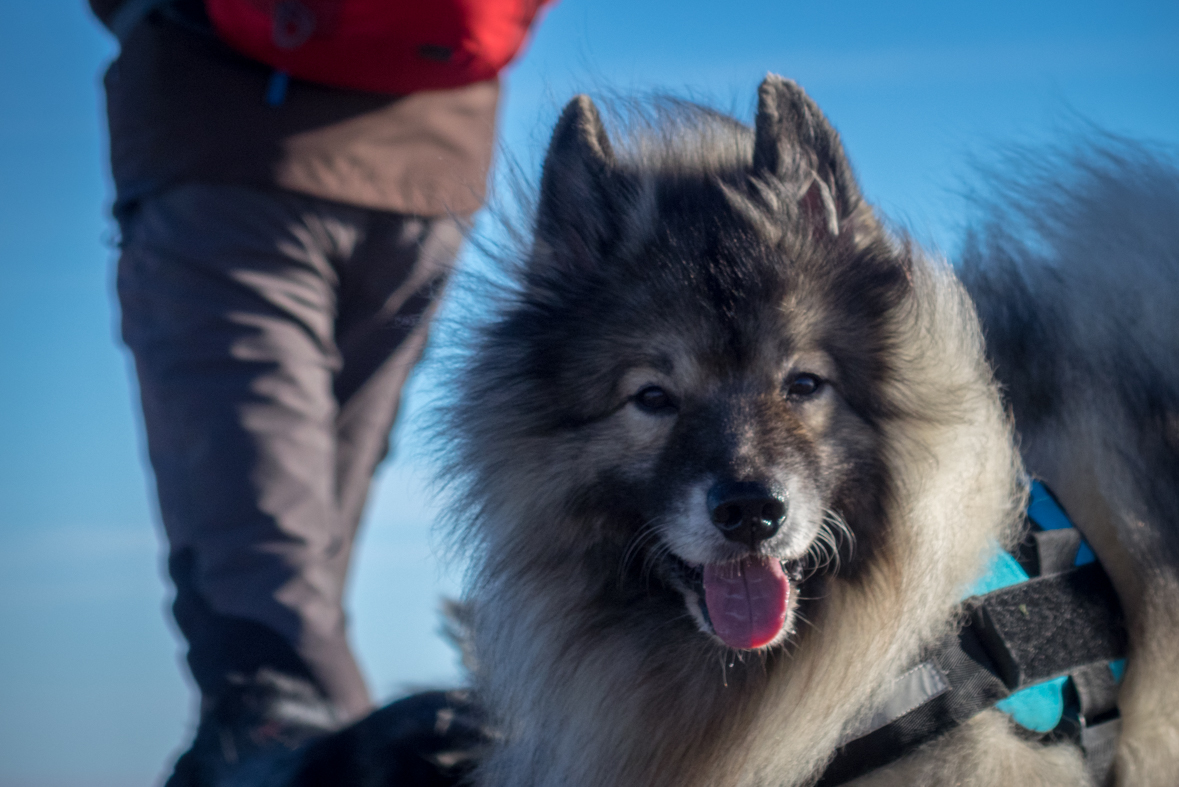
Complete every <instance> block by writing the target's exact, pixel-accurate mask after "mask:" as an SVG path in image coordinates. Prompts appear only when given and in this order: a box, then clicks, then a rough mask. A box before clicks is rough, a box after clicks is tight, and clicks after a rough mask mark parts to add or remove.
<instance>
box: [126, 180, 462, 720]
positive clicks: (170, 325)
mask: <svg viewBox="0 0 1179 787" xmlns="http://www.w3.org/2000/svg"><path fill="white" fill-rule="evenodd" d="M461 240H462V232H461V228H460V224H459V222H458V221H456V220H454V219H451V218H418V217H412V216H403V215H396V214H390V213H384V212H380V211H373V210H366V209H363V208H357V207H350V206H345V205H340V204H337V203H331V202H326V201H324V200H319V199H315V198H312V197H307V196H302V195H298V194H294V193H289V192H284V191H278V190H262V189H254V188H248V187H241V186H230V185H201V184H189V185H183V186H178V187H175V188H172V189H169V190H167V191H165V192H163V193H161V194H159V195H157V196H154V197H152V198H150V199H147V200H146V201H144V202H142V203H140V204H139V205H137V206H136V208H135V209H134V211H133V212H132V213H131V214H130V215H128V216H126V217H124V218H123V245H122V257H121V259H120V262H119V274H118V291H119V299H120V301H121V304H122V309H123V338H124V340H125V341H126V343H127V346H128V347H129V348H130V349H131V351H132V352H133V354H134V356H135V364H136V370H137V372H138V376H139V387H140V394H141V396H142V401H143V414H144V423H145V426H146V432H147V442H148V452H149V455H150V458H151V464H152V467H153V469H154V471H155V479H156V486H157V491H158V494H159V502H160V512H161V518H162V520H163V524H164V529H165V531H166V533H167V537H168V542H169V547H170V551H169V570H170V573H171V575H172V578H173V580H174V581H175V583H176V601H175V604H174V612H175V615H176V620H177V623H178V625H179V628H180V630H181V632H182V633H183V634H184V636H185V637H186V639H187V640H188V642H189V656H188V658H189V665H190V667H191V669H192V672H193V676H194V678H195V679H196V682H197V684H198V686H199V687H200V688H201V691H202V694H203V695H204V697H205V698H207V699H211V698H213V697H216V696H217V694H218V693H219V692H220V691H222V690H223V689H224V687H225V685H226V681H231V680H234V679H235V678H234V677H233V676H234V675H242V676H245V677H249V676H252V675H253V674H255V673H256V671H257V670H258V669H261V668H269V669H275V670H278V671H280V672H287V673H293V674H295V675H298V676H300V677H304V678H307V679H310V680H312V681H313V682H314V683H315V684H316V685H318V686H319V687H320V688H321V689H322V691H323V692H324V693H325V694H326V695H327V697H328V698H329V699H331V700H332V701H333V702H334V703H335V704H336V706H337V707H338V709H339V711H340V712H341V714H342V716H343V717H344V718H355V717H357V716H359V715H361V714H363V713H364V712H366V711H367V710H368V709H369V708H370V703H371V701H370V698H369V694H368V690H367V688H366V686H365V683H364V680H363V678H362V676H361V674H360V670H359V669H358V667H357V664H356V662H355V660H354V658H353V656H352V654H351V652H350V650H349V646H348V641H347V637H346V625H345V617H344V612H343V608H342V605H341V600H342V594H343V591H344V585H345V578H346V575H347V572H348V563H349V558H350V555H351V551H352V544H353V539H354V537H355V534H356V529H357V525H358V522H359V520H360V516H361V513H362V511H363V508H364V503H365V498H366V495H367V493H368V488H369V483H370V480H371V478H372V474H373V470H374V469H375V467H376V465H377V463H378V462H380V460H381V459H382V458H383V457H384V455H385V453H386V451H387V449H388V438H389V432H390V429H391V427H392V424H393V420H394V417H395V416H396V413H397V407H398V401H399V397H400V392H401V387H402V384H403V383H404V382H405V380H406V377H407V376H408V375H409V372H410V370H411V369H412V367H413V365H414V363H415V362H416V360H417V359H418V357H419V355H420V353H421V350H422V346H423V344H424V343H425V340H426V331H427V325H428V321H429V318H430V316H431V314H432V313H433V310H434V308H435V307H436V305H437V301H438V295H439V293H440V292H441V289H442V286H443V284H444V282H445V279H446V276H447V273H448V272H449V270H450V267H451V265H452V263H453V261H454V258H455V255H456V254H457V251H458V248H459V245H460V242H461ZM423 526H424V523H423Z"/></svg>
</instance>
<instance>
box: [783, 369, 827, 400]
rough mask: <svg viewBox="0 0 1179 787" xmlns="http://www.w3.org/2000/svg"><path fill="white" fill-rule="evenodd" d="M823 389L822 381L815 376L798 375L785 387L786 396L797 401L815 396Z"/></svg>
mask: <svg viewBox="0 0 1179 787" xmlns="http://www.w3.org/2000/svg"><path fill="white" fill-rule="evenodd" d="M822 387H823V380H822V379H821V378H820V377H819V376H818V375H816V374H800V375H798V376H797V377H795V378H794V379H793V380H791V381H790V384H789V385H788V386H786V395H787V396H794V397H797V398H799V399H802V398H805V397H807V396H813V395H815V394H816V393H817V392H818V391H819V389H820V388H822Z"/></svg>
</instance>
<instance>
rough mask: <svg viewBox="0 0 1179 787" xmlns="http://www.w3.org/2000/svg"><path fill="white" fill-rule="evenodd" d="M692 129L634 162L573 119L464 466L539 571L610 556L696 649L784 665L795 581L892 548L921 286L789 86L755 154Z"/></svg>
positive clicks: (482, 387)
mask: <svg viewBox="0 0 1179 787" xmlns="http://www.w3.org/2000/svg"><path fill="white" fill-rule="evenodd" d="M675 113H679V114H678V116H677V119H676V120H675V121H674V122H672V123H670V124H663V125H656V126H655V128H653V129H650V128H649V129H648V130H647V132H646V133H643V134H639V135H638V136H637V137H632V138H631V139H630V141H629V143H622V144H615V143H614V142H612V140H611V137H610V135H609V133H608V132H607V130H606V128H605V126H604V124H603V122H602V120H601V118H600V116H599V113H598V111H597V110H596V108H595V106H594V105H593V103H592V102H591V101H590V100H589V99H588V98H586V97H584V96H583V97H578V98H576V99H574V100H573V101H572V102H571V103H570V104H569V105H568V106H567V107H566V109H565V111H564V113H563V114H562V116H561V119H560V121H559V123H558V126H557V128H556V130H555V132H554V135H553V140H552V143H551V146H550V148H549V151H548V155H547V158H546V161H545V165H544V172H543V177H542V183H541V191H540V201H539V205H538V210H537V218H536V241H535V245H534V247H533V249H532V252H531V255H530V258H529V261H528V263H527V265H526V266H525V268H524V270H523V276H522V283H521V287H520V293H519V297H518V298H516V299H515V300H514V301H513V302H512V303H511V304H510V305H509V307H508V308H507V309H506V310H505V311H504V313H503V314H501V315H500V318H499V319H498V320H497V321H496V322H495V323H494V324H493V325H491V326H490V328H489V330H488V332H487V334H486V339H485V344H484V347H483V348H482V351H481V353H480V356H479V357H480V358H481V360H480V362H479V363H477V364H476V365H475V366H474V367H473V371H472V373H471V375H470V377H469V378H468V379H469V380H471V381H473V382H471V383H469V384H468V388H469V389H470V390H468V392H467V396H468V400H469V401H468V411H467V412H468V415H466V416H465V418H466V424H465V429H466V431H467V432H468V434H477V436H478V439H477V440H475V441H474V442H472V445H473V446H474V448H472V449H471V451H472V452H471V454H470V459H471V460H473V461H477V462H481V463H482V465H483V467H484V468H485V470H484V472H483V475H484V478H483V479H482V481H481V485H480V494H483V495H486V494H488V492H487V490H488V488H489V487H491V486H499V487H506V488H508V489H510V494H511V495H513V496H516V497H517V500H515V501H514V502H512V503H511V504H510V505H509V506H508V507H510V508H513V509H515V510H517V511H522V512H524V513H523V514H521V515H520V516H517V517H516V519H518V520H520V521H521V522H523V523H524V524H521V525H520V526H519V527H521V528H522V530H521V531H516V532H514V533H513V536H512V537H511V538H510V539H509V540H510V541H511V542H512V544H513V546H512V547H511V548H513V549H517V550H521V551H523V552H525V553H527V554H528V555H530V556H532V557H530V558H527V559H528V560H531V561H532V562H531V565H542V564H546V561H548V560H552V561H560V560H565V561H569V560H576V559H577V558H576V557H575V556H577V555H588V554H590V553H593V554H594V555H595V556H596V557H597V558H599V559H597V560H596V562H595V565H597V566H605V567H607V569H608V570H609V571H612V572H614V578H615V579H616V577H617V572H618V571H619V570H620V571H622V576H623V583H624V584H625V583H631V585H633V586H634V587H636V588H639V587H640V586H641V590H636V594H637V595H639V596H641V595H642V594H643V593H646V594H648V595H652V594H653V595H659V594H663V597H664V599H665V600H666V599H668V598H674V599H675V600H676V603H677V604H681V605H684V606H686V609H687V611H688V613H690V619H691V620H692V621H694V624H695V626H696V627H697V628H698V629H699V630H700V632H702V633H703V636H706V637H711V638H715V639H716V640H719V641H720V642H721V643H723V645H725V646H727V647H729V648H733V649H738V650H754V649H761V648H768V647H772V646H775V645H777V644H780V643H782V642H783V641H784V640H785V639H786V638H787V637H788V636H789V635H790V632H791V631H792V630H793V627H794V619H795V611H796V607H797V604H798V602H799V598H800V592H799V591H800V582H802V581H804V580H805V579H806V578H808V577H810V576H812V575H814V574H816V572H820V571H821V570H824V569H825V570H835V564H837V563H839V562H842V563H843V568H842V570H844V571H849V570H853V571H854V569H855V561H856V560H857V559H860V558H861V556H863V555H865V554H869V553H870V551H871V548H872V544H873V541H874V539H876V538H878V537H879V530H880V528H881V527H883V525H882V518H881V515H880V506H881V501H882V500H883V499H884V498H885V496H886V495H887V494H888V485H889V479H888V476H887V472H886V470H885V463H884V462H883V461H882V459H881V456H880V453H881V447H880V445H879V440H880V436H879V433H878V429H877V424H878V421H879V420H880V419H881V418H882V417H885V415H886V412H887V410H888V408H889V406H890V405H889V402H888V398H887V396H885V395H883V394H882V392H881V384H880V380H881V378H882V377H883V376H884V375H885V374H886V373H887V371H888V363H889V361H888V358H889V357H890V354H893V353H894V352H895V351H894V350H893V348H892V347H891V345H890V336H889V335H888V327H887V326H888V319H887V315H888V314H889V313H890V312H892V311H894V310H896V309H898V308H902V307H901V305H900V304H902V302H903V301H904V300H905V297H906V293H907V292H908V289H909V287H910V282H909V263H908V259H907V257H906V256H905V252H904V250H903V249H898V247H897V245H896V244H895V243H893V242H891V241H890V240H889V239H888V238H887V237H886V236H885V235H884V233H883V231H882V230H881V229H880V227H879V225H878V224H877V222H876V220H875V219H874V217H873V216H872V213H871V210H870V209H869V208H868V206H867V205H866V204H865V203H864V202H863V200H862V198H861V196H860V193H859V190H858V188H857V186H856V183H855V181H854V178H853V176H852V173H851V169H850V166H849V164H848V162H847V160H846V158H845V156H844V154H843V151H842V147H841V145H840V142H839V138H838V135H837V134H836V133H835V131H834V130H833V129H832V128H831V126H830V125H829V124H828V122H827V121H826V119H825V118H824V117H823V115H822V114H821V113H820V111H819V110H818V108H817V107H816V106H815V104H814V103H813V102H812V101H811V100H810V99H809V98H808V97H807V96H806V94H805V93H804V92H803V91H802V90H801V89H800V88H799V87H797V86H796V85H795V84H794V83H793V82H789V81H787V80H784V79H782V78H780V77H773V76H771V77H769V78H767V79H766V81H765V82H764V83H763V84H762V86H761V89H760V92H759V104H758V111H757V118H756V123H755V128H754V129H752V130H750V129H748V128H747V127H745V126H742V125H740V124H738V123H736V122H735V121H732V120H729V119H727V118H724V117H722V116H719V115H715V114H712V113H708V112H707V111H704V110H700V109H699V108H684V107H680V108H679V109H678V110H675V111H674V112H673V114H675ZM476 402H478V404H479V405H480V406H481V407H483V408H486V411H482V412H480V413H478V414H477V415H474V414H472V413H473V411H472V409H471V408H472V407H474V406H475V405H476ZM476 453H478V456H475V454H476ZM501 494H503V493H501ZM520 497H525V498H527V501H528V502H527V503H525V502H521V501H520V500H519V499H518V498H520ZM500 507H501V508H502V507H504V506H503V505H501V506H500ZM853 544H854V545H855V546H854V549H853ZM602 556H606V557H607V560H605V561H603V560H601V559H600V558H601V557H602ZM521 559H522V560H525V558H521ZM553 571H554V572H555V571H556V569H553ZM636 603H639V602H636ZM680 619H681V620H685V619H688V616H683V615H680Z"/></svg>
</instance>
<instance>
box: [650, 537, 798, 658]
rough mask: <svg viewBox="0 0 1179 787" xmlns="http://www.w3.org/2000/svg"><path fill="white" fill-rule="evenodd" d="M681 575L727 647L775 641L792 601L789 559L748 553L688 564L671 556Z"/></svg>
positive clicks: (749, 647)
mask: <svg viewBox="0 0 1179 787" xmlns="http://www.w3.org/2000/svg"><path fill="white" fill-rule="evenodd" d="M671 557H672V559H673V560H674V562H675V563H676V564H678V565H677V566H676V567H677V569H678V573H679V574H680V576H681V579H682V580H683V581H684V582H685V584H687V585H688V587H689V588H691V589H692V590H694V591H695V593H696V595H697V596H698V598H699V600H700V613H701V614H702V615H703V617H704V620H705V622H706V623H707V624H708V625H709V626H710V627H711V628H712V631H713V633H714V634H716V636H717V637H719V638H720V639H721V641H723V642H724V643H725V644H726V645H728V646H729V647H730V648H734V649H736V650H754V649H757V648H762V647H765V646H766V645H769V644H771V643H773V642H774V641H776V640H778V639H779V638H780V636H781V635H782V630H783V628H785V626H786V619H787V612H788V610H789V606H790V593H791V575H792V574H793V575H795V578H796V577H797V572H795V571H794V570H793V568H794V567H793V565H792V564H787V565H783V563H782V561H780V560H778V559H777V558H772V557H763V556H759V555H751V556H749V557H746V558H743V559H741V560H737V561H730V562H727V563H708V564H705V565H702V566H692V565H689V564H688V563H685V562H684V561H682V560H679V559H678V558H675V557H674V556H671Z"/></svg>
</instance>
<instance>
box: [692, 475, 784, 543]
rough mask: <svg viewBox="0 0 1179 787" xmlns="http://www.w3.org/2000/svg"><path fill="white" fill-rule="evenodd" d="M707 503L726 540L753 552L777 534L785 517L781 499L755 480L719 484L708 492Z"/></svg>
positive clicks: (720, 482) (713, 521)
mask: <svg viewBox="0 0 1179 787" xmlns="http://www.w3.org/2000/svg"><path fill="white" fill-rule="evenodd" d="M707 503H708V511H709V513H710V514H711V516H712V523H713V524H714V525H716V526H717V529H719V530H720V531H721V533H723V534H724V536H725V538H727V539H729V540H730V541H739V542H740V543H742V544H748V545H749V546H750V547H751V548H754V549H756V548H757V545H758V544H760V543H761V542H762V541H765V540H766V539H767V538H771V537H772V536H773V535H774V534H775V533H777V532H778V528H780V527H781V526H782V519H783V517H785V516H786V501H785V500H784V499H783V497H782V496H781V495H775V494H774V493H772V492H770V490H769V489H768V488H766V486H765V484H759V483H757V482H754V481H718V482H717V483H715V484H713V485H712V489H709V490H708V500H707Z"/></svg>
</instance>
